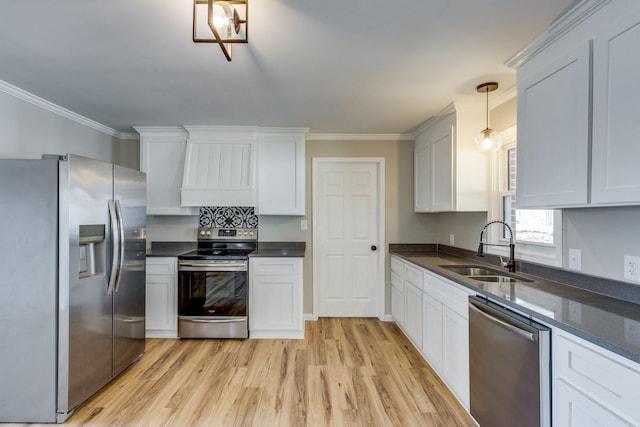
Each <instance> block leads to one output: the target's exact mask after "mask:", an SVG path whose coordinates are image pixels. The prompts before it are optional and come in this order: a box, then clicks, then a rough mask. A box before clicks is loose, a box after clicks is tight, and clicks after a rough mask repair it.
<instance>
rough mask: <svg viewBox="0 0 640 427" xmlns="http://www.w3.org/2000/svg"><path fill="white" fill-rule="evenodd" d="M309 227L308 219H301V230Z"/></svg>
mask: <svg viewBox="0 0 640 427" xmlns="http://www.w3.org/2000/svg"><path fill="white" fill-rule="evenodd" d="M308 227H309V224H308V223H307V220H306V219H301V220H300V230H306V229H307V228H308Z"/></svg>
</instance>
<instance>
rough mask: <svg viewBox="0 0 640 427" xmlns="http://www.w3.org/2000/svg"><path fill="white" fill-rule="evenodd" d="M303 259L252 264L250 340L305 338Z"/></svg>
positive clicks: (279, 259)
mask: <svg viewBox="0 0 640 427" xmlns="http://www.w3.org/2000/svg"><path fill="white" fill-rule="evenodd" d="M302 274H303V273H302V258H251V259H250V260H249V276H250V278H249V280H250V282H249V336H250V337H251V338H274V339H275V338H304V316H303V307H302Z"/></svg>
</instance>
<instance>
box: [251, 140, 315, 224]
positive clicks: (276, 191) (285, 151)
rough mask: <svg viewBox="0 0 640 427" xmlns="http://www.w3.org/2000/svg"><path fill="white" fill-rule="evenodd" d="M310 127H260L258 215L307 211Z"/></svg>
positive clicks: (299, 213)
mask: <svg viewBox="0 0 640 427" xmlns="http://www.w3.org/2000/svg"><path fill="white" fill-rule="evenodd" d="M306 133H307V129H271V130H259V131H258V133H257V134H256V140H257V145H256V146H257V150H258V155H257V159H258V161H257V184H256V190H257V199H258V200H257V201H258V203H257V205H256V214H258V215H304V213H305V137H306Z"/></svg>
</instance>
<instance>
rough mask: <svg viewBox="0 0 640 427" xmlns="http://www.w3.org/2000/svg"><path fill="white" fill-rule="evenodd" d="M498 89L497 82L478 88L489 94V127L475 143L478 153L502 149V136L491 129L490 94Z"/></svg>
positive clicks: (477, 88) (480, 134)
mask: <svg viewBox="0 0 640 427" xmlns="http://www.w3.org/2000/svg"><path fill="white" fill-rule="evenodd" d="M496 89H498V83H496V82H488V83H482V84H481V85H479V86H478V87H476V90H477V91H478V92H479V93H486V94H487V127H486V128H484V129H483V130H482V131H480V133H479V134H478V135H477V136H476V137H475V139H474V141H473V142H474V143H475V146H476V148H477V149H478V151H481V152H484V153H487V152H495V151H498V150H499V149H500V147H502V137H500V134H499V133H498V132H496V131H495V130H493V129H490V128H489V92H493V91H494V90H496Z"/></svg>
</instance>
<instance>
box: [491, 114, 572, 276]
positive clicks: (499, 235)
mask: <svg viewBox="0 0 640 427" xmlns="http://www.w3.org/2000/svg"><path fill="white" fill-rule="evenodd" d="M502 139H503V141H505V144H504V145H503V146H502V148H501V149H500V151H498V153H496V156H495V158H494V159H493V162H492V163H493V168H492V170H493V171H494V179H493V181H494V188H495V191H494V197H493V199H494V202H493V203H492V210H491V212H490V219H495V218H499V219H501V220H502V221H504V222H506V223H507V224H509V226H510V227H511V229H512V230H513V234H514V240H515V243H516V254H517V257H518V258H520V259H525V260H528V261H534V262H539V263H544V264H550V265H556V266H561V265H562V250H561V239H562V236H561V224H562V217H561V212H560V211H556V210H545V209H518V208H517V200H516V176H517V171H518V164H517V152H518V148H517V143H516V127H515V126H513V127H512V128H509V129H507V130H505V131H503V132H502ZM495 229H496V230H497V231H493V232H492V233H493V234H492V235H491V238H495V239H498V240H500V241H501V243H504V244H506V243H508V242H507V241H508V239H509V231H508V230H507V228H506V227H503V229H502V232H500V227H495ZM493 248H495V249H494V250H491V247H489V250H488V251H489V252H493V253H496V254H499V255H503V254H504V253H506V251H505V250H503V249H502V248H500V247H493Z"/></svg>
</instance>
